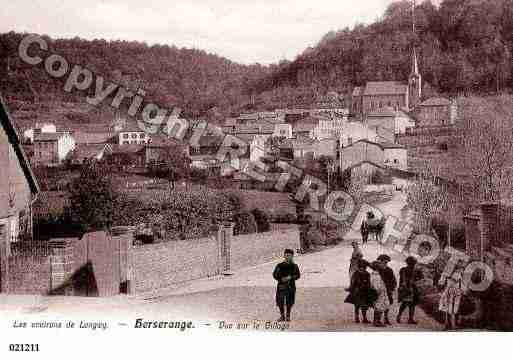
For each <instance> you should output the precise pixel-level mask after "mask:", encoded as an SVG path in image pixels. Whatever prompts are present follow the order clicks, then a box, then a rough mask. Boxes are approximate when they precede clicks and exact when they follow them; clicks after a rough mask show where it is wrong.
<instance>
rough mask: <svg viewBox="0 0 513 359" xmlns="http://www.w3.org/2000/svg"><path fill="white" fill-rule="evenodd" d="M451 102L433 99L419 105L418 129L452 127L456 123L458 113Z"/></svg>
mask: <svg viewBox="0 0 513 359" xmlns="http://www.w3.org/2000/svg"><path fill="white" fill-rule="evenodd" d="M454 107H455V106H454V105H453V104H452V103H451V101H449V100H447V99H445V98H441V97H433V98H430V99H427V100H426V101H424V102H422V103H421V104H420V105H419V108H418V110H417V119H418V124H417V126H418V127H437V126H450V125H453V124H454V123H455V117H456V111H455V108H454Z"/></svg>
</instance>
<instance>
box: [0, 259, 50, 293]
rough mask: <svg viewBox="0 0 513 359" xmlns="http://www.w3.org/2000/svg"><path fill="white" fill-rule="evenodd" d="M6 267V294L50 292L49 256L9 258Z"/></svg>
mask: <svg viewBox="0 0 513 359" xmlns="http://www.w3.org/2000/svg"><path fill="white" fill-rule="evenodd" d="M8 266H9V269H8V273H7V277H8V279H7V281H8V283H7V290H8V293H10V294H47V293H49V292H50V289H51V264H50V256H16V257H9V258H8Z"/></svg>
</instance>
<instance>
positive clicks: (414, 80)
mask: <svg viewBox="0 0 513 359" xmlns="http://www.w3.org/2000/svg"><path fill="white" fill-rule="evenodd" d="M411 17H412V31H413V37H414V39H415V0H413V1H412V9H411ZM408 97H409V107H410V109H414V108H415V107H416V106H417V105H418V104H419V103H420V100H421V97H422V76H421V75H420V72H419V62H418V59H417V49H416V43H415V40H414V42H413V44H412V68H411V72H410V77H409V78H408Z"/></svg>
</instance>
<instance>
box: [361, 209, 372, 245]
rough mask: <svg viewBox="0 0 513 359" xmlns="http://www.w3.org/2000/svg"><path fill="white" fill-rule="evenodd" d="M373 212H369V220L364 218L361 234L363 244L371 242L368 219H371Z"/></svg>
mask: <svg viewBox="0 0 513 359" xmlns="http://www.w3.org/2000/svg"><path fill="white" fill-rule="evenodd" d="M371 215H372V212H367V218H364V219H363V221H362V224H361V226H360V234H361V235H362V244H365V243H367V241H368V240H369V222H368V219H369V218H371V217H370V216H371Z"/></svg>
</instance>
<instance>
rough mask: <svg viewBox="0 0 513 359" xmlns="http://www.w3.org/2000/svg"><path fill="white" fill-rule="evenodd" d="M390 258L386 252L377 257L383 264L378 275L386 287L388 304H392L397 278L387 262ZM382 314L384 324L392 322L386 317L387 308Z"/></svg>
mask: <svg viewBox="0 0 513 359" xmlns="http://www.w3.org/2000/svg"><path fill="white" fill-rule="evenodd" d="M391 260H392V259H391V258H390V256H388V255H386V254H381V255H380V256H379V257H378V261H380V262H381V263H382V264H383V266H382V268H381V269H380V275H381V278H382V279H383V282H384V283H385V286H386V287H387V295H388V301H389V302H390V305H392V304H394V292H395V289H396V288H397V279H396V278H395V274H394V271H393V270H392V268H390V267H389V266H388V263H389V262H390V261H391ZM384 316H385V318H384V319H385V320H384V323H385V324H386V325H391V324H392V323H390V320H389V319H388V310H385V312H384Z"/></svg>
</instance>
